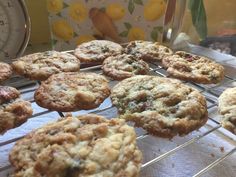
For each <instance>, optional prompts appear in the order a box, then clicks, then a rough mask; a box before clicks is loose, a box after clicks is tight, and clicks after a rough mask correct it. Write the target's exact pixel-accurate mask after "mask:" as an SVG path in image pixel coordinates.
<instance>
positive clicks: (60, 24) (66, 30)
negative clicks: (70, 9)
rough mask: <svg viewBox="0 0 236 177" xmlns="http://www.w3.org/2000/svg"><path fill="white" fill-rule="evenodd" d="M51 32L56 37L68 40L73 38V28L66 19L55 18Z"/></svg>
mask: <svg viewBox="0 0 236 177" xmlns="http://www.w3.org/2000/svg"><path fill="white" fill-rule="evenodd" d="M52 32H53V34H54V35H56V36H57V37H58V38H60V39H63V40H65V41H68V40H70V39H72V38H73V34H74V30H73V28H72V27H71V25H70V24H69V23H68V22H67V21H66V20H57V21H55V22H53V23H52Z"/></svg>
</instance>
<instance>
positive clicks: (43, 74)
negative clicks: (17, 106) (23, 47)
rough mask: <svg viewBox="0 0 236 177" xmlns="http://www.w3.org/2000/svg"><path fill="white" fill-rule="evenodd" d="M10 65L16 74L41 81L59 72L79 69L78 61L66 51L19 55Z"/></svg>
mask: <svg viewBox="0 0 236 177" xmlns="http://www.w3.org/2000/svg"><path fill="white" fill-rule="evenodd" d="M12 66H13V69H14V71H15V72H16V73H17V74H19V75H22V76H24V77H26V78H29V79H32V80H40V81H42V80H46V79H47V78H48V77H49V76H51V75H53V74H56V73H59V72H76V71H79V70H80V61H79V60H78V59H77V58H76V57H75V56H74V55H71V54H68V53H61V52H57V51H46V52H42V53H34V54H30V55H26V56H24V57H21V58H19V59H18V60H17V61H15V62H13V63H12Z"/></svg>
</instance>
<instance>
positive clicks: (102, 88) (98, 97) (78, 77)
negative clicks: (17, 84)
mask: <svg viewBox="0 0 236 177" xmlns="http://www.w3.org/2000/svg"><path fill="white" fill-rule="evenodd" d="M109 95H110V89H109V86H108V81H107V79H106V78H105V77H104V76H101V75H99V74H95V73H75V72H71V73H70V72H67V73H58V74H54V75H52V76H51V77H49V78H48V79H47V80H46V81H44V82H43V83H42V84H41V85H40V86H39V88H38V89H37V90H36V92H35V95H34V98H35V101H36V103H37V104H38V105H39V106H41V107H44V108H48V109H50V110H55V111H62V112H67V111H75V110H79V109H93V108H96V107H98V106H99V105H100V104H101V103H102V102H103V101H104V100H105V99H106V98H107V97H108V96H109Z"/></svg>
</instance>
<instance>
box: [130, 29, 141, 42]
mask: <svg viewBox="0 0 236 177" xmlns="http://www.w3.org/2000/svg"><path fill="white" fill-rule="evenodd" d="M128 39H129V41H134V40H144V39H145V32H144V30H143V29H141V28H139V27H133V28H131V29H130V30H129V34H128Z"/></svg>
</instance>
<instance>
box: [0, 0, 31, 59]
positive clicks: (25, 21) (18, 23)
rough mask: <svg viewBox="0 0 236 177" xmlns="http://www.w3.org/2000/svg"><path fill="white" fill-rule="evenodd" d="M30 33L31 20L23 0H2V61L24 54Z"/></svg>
mask: <svg viewBox="0 0 236 177" xmlns="http://www.w3.org/2000/svg"><path fill="white" fill-rule="evenodd" d="M29 35H30V20H29V16H28V13H27V9H26V6H25V3H24V1H23V0H1V1H0V61H4V62H7V63H9V62H11V61H12V59H14V58H16V57H19V56H20V55H22V54H23V52H24V50H25V48H26V46H27V43H28V41H29Z"/></svg>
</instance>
